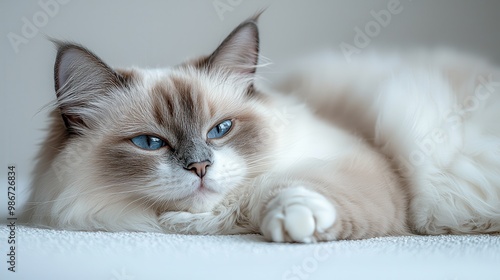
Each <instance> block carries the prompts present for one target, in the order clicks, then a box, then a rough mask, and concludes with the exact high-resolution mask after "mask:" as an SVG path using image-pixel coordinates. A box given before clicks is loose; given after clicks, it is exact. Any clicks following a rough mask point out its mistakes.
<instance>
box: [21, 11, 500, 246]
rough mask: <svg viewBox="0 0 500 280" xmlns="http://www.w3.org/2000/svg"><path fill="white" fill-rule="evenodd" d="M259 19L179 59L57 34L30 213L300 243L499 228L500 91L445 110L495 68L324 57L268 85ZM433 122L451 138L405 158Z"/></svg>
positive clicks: (99, 226)
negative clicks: (135, 60) (152, 57)
mask: <svg viewBox="0 0 500 280" xmlns="http://www.w3.org/2000/svg"><path fill="white" fill-rule="evenodd" d="M257 19H258V16H255V17H252V18H250V19H248V20H246V21H244V22H242V23H241V24H240V25H239V26H237V27H236V28H235V29H234V30H233V31H232V32H231V33H230V34H229V35H228V36H227V37H226V38H225V39H224V40H223V41H222V43H221V44H220V45H219V46H218V47H217V48H216V49H215V51H214V52H213V53H211V54H210V55H208V56H202V57H200V58H197V59H192V60H189V61H187V62H185V63H182V64H180V65H178V66H175V67H171V68H166V69H139V68H129V69H112V68H111V67H109V66H108V65H107V64H106V63H105V62H103V60H101V59H100V58H99V57H97V56H96V55H95V54H93V53H92V52H91V51H89V50H87V49H86V48H84V47H82V46H80V45H76V44H72V43H67V42H57V45H58V53H57V56H56V61H55V70H54V72H55V91H56V101H55V106H54V107H55V108H54V110H53V111H52V112H51V124H50V127H49V134H48V136H47V138H46V140H45V141H44V143H43V144H42V147H41V149H40V152H39V155H38V160H37V165H36V168H35V174H34V180H33V192H32V194H31V198H30V203H29V207H28V210H27V212H26V216H25V217H26V219H27V220H28V221H29V223H30V224H32V225H36V226H44V227H51V228H60V229H69V230H92V231H93V230H103V231H151V232H164V233H181V234H211V235H213V234H242V233H260V234H262V235H263V236H264V237H265V238H266V239H267V240H269V241H274V242H303V243H310V242H318V241H330V240H339V239H362V238H370V237H376V236H390V235H393V236H395V235H411V234H415V233H421V234H441V233H489V232H498V231H499V230H500V204H499V201H500V152H499V143H500V141H499V138H500V128H499V127H500V126H499V125H496V124H495V120H498V119H500V118H499V117H500V113H499V110H496V109H497V108H499V105H500V103H499V100H500V97H499V95H498V94H490V95H489V96H488V100H487V102H482V103H481V102H479V103H480V104H478V105H477V106H478V108H477V109H476V110H474V111H470V112H468V111H467V113H466V115H459V116H458V119H459V120H456V119H455V118H452V119H451V121H453V123H451V124H450V123H448V122H449V121H450V120H449V118H448V115H450V114H451V117H456V116H455V115H453V111H447V110H448V109H450V106H451V105H453V104H455V103H457V104H461V103H460V102H462V101H463V100H465V99H464V98H467V97H468V96H470V95H469V94H471V93H473V92H474V88H475V87H476V86H477V85H479V83H481V81H482V80H480V79H479V80H478V78H477V77H483V76H477V75H485V76H484V77H487V79H489V80H488V81H490V82H491V80H492V77H491V76H488V75H489V74H490V73H495V74H494V75H496V76H494V77H498V72H494V71H497V70H495V69H494V68H491V69H488V68H484V69H485V70H484V71H485V72H480V71H479V70H481V69H483V68H473V67H469V66H468V64H464V65H461V64H460V63H458V62H457V63H456V65H454V64H453V63H452V64H450V65H449V67H448V68H446V67H445V65H447V64H446V63H444V62H443V63H442V65H438V64H439V62H438V61H434V60H431V61H433V63H434V64H433V65H426V64H425V63H420V65H419V63H418V62H419V61H420V60H419V59H415V61H412V63H408V64H410V65H413V64H415V66H411V67H410V66H406V68H405V66H404V65H405V64H404V63H403V62H401V61H400V60H398V59H395V60H394V59H393V60H391V61H392V62H388V61H383V60H381V61H376V62H374V61H370V62H368V63H365V64H363V63H362V62H353V63H351V64H346V63H345V62H339V61H334V59H327V60H325V59H324V58H321V61H314V63H312V65H308V66H306V65H304V68H303V71H299V72H297V73H295V74H293V75H291V76H290V77H291V79H290V80H289V81H288V82H286V83H284V84H283V85H282V86H279V87H276V88H265V87H263V86H262V85H258V84H257V83H256V82H255V79H256V77H255V76H256V69H257V67H258V60H259V31H258V27H257ZM360 61H362V60H361V59H360ZM449 61H450V62H456V60H453V58H451V59H450V60H449ZM379 62H380V64H379ZM391 63H392V64H391ZM431 64H432V63H431ZM309 66H310V67H309ZM431 66H433V67H431ZM455 66H460V67H457V68H455ZM481 66H482V65H481ZM427 68H429V70H428V71H427ZM396 70H397V72H395V71H396ZM419 71H420V72H419ZM488 71H489V72H488ZM452 78H453V79H454V80H453V81H452ZM492 85H495V84H494V83H493V84H492V83H490V84H486V85H485V87H486V89H488V90H491V88H494V89H495V87H493V86H492ZM278 89H279V90H278ZM481 94H483V95H484V92H481ZM483 95H481V96H483ZM450 112H451V113H450ZM455 122H460V126H459V127H454V126H457V124H456V123H455ZM450 125H452V126H453V127H450ZM434 128H441V129H442V130H445V132H444V133H445V134H446V133H447V134H446V135H445V136H446V137H444V136H442V137H438V138H439V140H440V142H439V143H438V144H436V145H437V147H435V149H433V151H432V153H428V154H427V153H426V154H425V157H422V159H421V161H422V162H423V163H422V164H420V162H419V165H418V166H417V164H412V163H408V157H409V156H410V159H412V158H411V157H412V156H413V157H415V156H414V154H415V153H412V152H413V151H420V150H418V147H419V143H420V142H418V143H417V142H415V139H418V140H419V141H423V142H422V143H423V144H422V145H423V146H424V148H428V146H429V145H430V144H428V142H429V141H428V139H427V138H426V137H431V136H432V137H437V136H435V135H434V134H429V133H430V132H432V131H433V129H434ZM429 139H431V140H432V141H434V138H429ZM433 143H434V142H433ZM410 169H411V170H410ZM410 171H411V172H410Z"/></svg>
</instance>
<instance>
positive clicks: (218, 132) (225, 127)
mask: <svg viewBox="0 0 500 280" xmlns="http://www.w3.org/2000/svg"><path fill="white" fill-rule="evenodd" d="M231 126H233V122H232V121H230V120H225V121H223V122H221V123H220V124H218V125H216V126H214V128H212V129H211V130H210V131H209V132H208V134H207V138H208V139H216V138H221V137H222V136H224V135H226V133H227V132H228V131H229V130H230V129H231Z"/></svg>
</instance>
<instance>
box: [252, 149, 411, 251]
mask: <svg viewBox="0 0 500 280" xmlns="http://www.w3.org/2000/svg"><path fill="white" fill-rule="evenodd" d="M372 160H373V159H372ZM375 163H376V162H375V161H373V162H371V160H370V159H368V156H367V155H365V157H363V158H359V157H358V158H353V159H350V160H347V161H345V162H342V163H341V164H332V165H331V166H326V171H325V168H321V169H319V168H318V169H314V170H304V172H303V173H302V174H298V173H297V172H295V173H294V176H293V178H292V177H286V175H285V174H284V175H276V176H273V178H274V179H271V178H268V179H266V180H262V181H261V183H262V185H264V186H265V187H264V188H263V189H267V190H269V193H268V195H267V197H266V199H263V200H262V201H263V202H262V203H261V207H262V208H261V209H260V213H255V215H259V226H260V230H261V233H262V234H263V235H264V236H265V237H266V238H267V239H268V240H271V241H275V242H306V243H310V242H316V241H329V240H339V239H361V238H370V237H376V236H385V235H404V234H410V232H409V231H408V227H407V208H408V201H407V194H406V192H405V190H404V188H403V186H402V185H401V183H400V181H399V179H398V177H397V176H396V175H395V174H394V172H393V171H392V169H391V168H390V167H389V166H388V165H387V164H384V163H380V162H379V163H378V164H375ZM288 174H289V173H288ZM294 178H296V179H294ZM266 185H267V186H266Z"/></svg>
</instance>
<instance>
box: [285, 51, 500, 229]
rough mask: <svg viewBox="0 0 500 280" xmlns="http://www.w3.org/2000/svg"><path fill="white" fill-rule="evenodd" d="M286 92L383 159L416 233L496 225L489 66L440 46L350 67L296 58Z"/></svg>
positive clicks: (498, 159) (498, 158)
mask: <svg viewBox="0 0 500 280" xmlns="http://www.w3.org/2000/svg"><path fill="white" fill-rule="evenodd" d="M285 88H287V89H288V90H290V91H291V92H292V93H293V94H295V95H298V96H300V97H301V98H303V99H305V100H307V101H308V102H309V103H310V104H311V105H312V106H313V107H315V108H318V110H319V112H320V114H323V115H325V116H329V117H331V118H334V119H335V120H336V121H340V122H341V123H343V124H344V126H345V127H347V128H348V129H349V130H351V131H353V132H354V133H357V134H361V135H362V136H364V137H365V138H366V139H367V140H369V141H371V142H372V143H373V144H374V145H376V146H377V147H378V148H379V149H380V150H381V151H383V153H385V154H386V155H387V156H389V157H390V158H392V161H393V163H394V164H395V166H396V167H398V169H399V170H400V172H401V174H402V175H403V178H404V179H405V181H406V184H407V185H408V186H409V187H410V188H411V192H412V197H411V206H410V207H411V208H410V210H411V211H410V212H411V219H410V222H411V223H412V224H413V226H414V228H415V229H416V230H417V231H418V232H421V233H427V234H439V233H446V232H453V233H474V232H478V233H479V232H498V231H500V149H499V145H500V125H499V121H500V71H499V69H498V68H495V67H492V66H491V65H488V64H487V63H485V62H484V61H481V60H479V59H476V58H473V57H468V56H465V55H462V54H456V53H454V52H449V51H437V52H435V53H425V52H415V53H411V54H408V55H406V56H404V55H397V54H392V55H389V54H377V55H373V54H366V55H364V56H360V57H359V58H357V59H356V60H355V61H353V62H352V63H347V62H346V61H345V59H344V58H343V57H341V56H340V55H339V56H337V55H335V54H332V53H329V54H323V55H320V56H318V57H315V58H313V59H309V60H307V61H306V63H305V64H304V63H303V64H301V65H300V70H298V71H297V72H296V73H294V74H293V75H292V78H291V79H290V81H289V82H288V83H287V84H286V85H285ZM325 104H327V105H328V104H329V106H325ZM334 110H336V112H333V111H334ZM332 114H333V117H332ZM335 114H336V115H335ZM346 120H347V122H346Z"/></svg>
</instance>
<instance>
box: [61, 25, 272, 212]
mask: <svg viewBox="0 0 500 280" xmlns="http://www.w3.org/2000/svg"><path fill="white" fill-rule="evenodd" d="M257 53H258V35H257V29H256V25H255V22H254V21H253V20H250V21H247V22H245V23H243V24H241V25H240V26H239V27H237V28H236V29H235V30H234V31H233V33H231V35H229V37H228V38H226V40H225V41H224V42H223V43H222V44H221V45H220V46H219V47H218V48H217V50H216V51H215V52H214V53H213V54H212V55H210V56H207V57H203V58H201V59H199V60H196V61H192V62H188V63H185V64H182V65H180V66H177V67H174V68H172V69H162V70H140V69H129V70H117V71H114V70H112V69H111V68H109V67H108V66H106V65H105V64H104V63H103V62H102V61H101V60H100V59H99V58H97V57H96V56H95V55H93V54H92V53H90V52H89V51H87V50H86V49H83V48H82V47H79V46H75V45H69V44H61V45H60V48H59V53H58V58H57V61H56V88H57V90H58V91H57V95H58V106H59V109H60V111H61V115H62V118H63V120H64V122H65V125H66V128H67V130H68V135H69V137H68V141H67V143H66V145H65V148H64V149H65V150H71V149H77V148H78V147H85V148H84V149H80V151H81V155H80V156H81V157H83V158H85V164H81V165H78V164H76V163H75V166H72V169H73V170H74V171H75V172H79V173H80V175H79V177H85V176H87V177H92V180H89V182H99V183H98V184H100V185H101V186H89V187H96V188H105V189H106V190H107V191H108V192H109V191H111V193H113V192H114V193H116V194H117V195H118V194H119V195H127V196H129V197H130V199H131V200H139V201H142V202H143V203H148V204H149V205H151V206H152V207H155V208H156V209H158V211H164V210H184V211H191V212H202V211H208V210H210V209H211V208H212V207H213V206H214V205H215V204H216V203H217V202H219V201H220V200H221V199H222V197H223V196H224V195H225V194H226V193H227V192H228V191H230V190H231V189H234V188H236V187H238V186H239V185H241V184H243V183H244V182H245V180H246V179H248V178H249V176H251V175H252V174H254V173H255V172H256V168H259V167H258V166H259V164H255V162H258V158H259V157H261V156H262V155H263V154H264V153H265V151H266V148H268V147H269V146H270V142H269V141H270V137H269V136H270V135H268V134H265V133H262V131H265V126H266V118H267V115H266V114H267V113H266V112H265V110H263V106H262V102H265V101H264V100H262V97H260V96H259V94H258V93H257V92H255V91H254V89H253V84H252V82H253V75H254V72H255V65H256V63H257ZM68 164H69V165H71V164H74V163H68ZM261 167H262V166H261ZM82 173H84V175H81V174H82Z"/></svg>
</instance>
